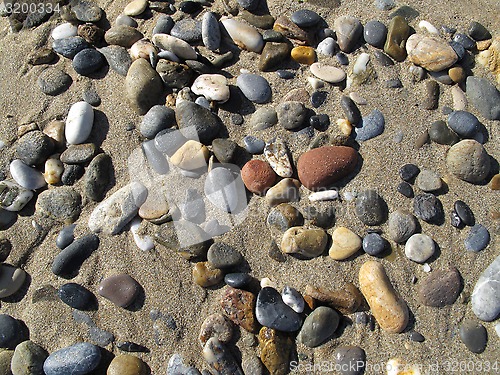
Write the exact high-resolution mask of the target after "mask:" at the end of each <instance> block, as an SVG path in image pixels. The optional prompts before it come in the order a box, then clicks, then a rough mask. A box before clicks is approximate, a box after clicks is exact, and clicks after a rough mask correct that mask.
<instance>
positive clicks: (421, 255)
mask: <svg viewBox="0 0 500 375" xmlns="http://www.w3.org/2000/svg"><path fill="white" fill-rule="evenodd" d="M435 250H436V245H435V243H434V241H433V240H432V238H430V237H429V236H428V235H426V234H422V233H417V234H414V235H412V236H411V237H410V238H408V241H406V245H405V255H406V257H407V258H408V259H410V260H412V261H414V262H417V263H424V262H425V261H426V260H427V259H429V258H430V257H431V256H432V255H433V254H434V251H435Z"/></svg>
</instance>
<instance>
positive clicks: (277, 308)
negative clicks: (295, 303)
mask: <svg viewBox="0 0 500 375" xmlns="http://www.w3.org/2000/svg"><path fill="white" fill-rule="evenodd" d="M255 316H256V318H257V320H258V322H259V323H260V324H262V325H263V326H264V327H269V328H272V329H276V330H278V331H283V332H295V331H298V330H299V329H300V327H301V325H302V318H301V317H300V315H299V314H297V313H296V312H295V311H294V310H293V309H292V308H291V307H290V306H288V305H286V304H285V303H284V302H283V300H282V299H281V295H280V294H279V293H278V291H277V290H276V289H274V288H271V287H265V288H263V289H261V290H260V292H259V294H258V296H257V302H256V306H255Z"/></svg>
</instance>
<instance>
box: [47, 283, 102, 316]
mask: <svg viewBox="0 0 500 375" xmlns="http://www.w3.org/2000/svg"><path fill="white" fill-rule="evenodd" d="M57 294H58V296H59V298H60V299H61V301H63V302H64V303H65V304H66V305H68V306H70V307H72V308H74V309H77V310H87V309H88V308H90V307H93V306H94V305H95V303H96V299H95V296H94V294H93V293H92V292H91V291H90V290H88V289H87V288H85V287H83V286H82V285H80V284H76V283H68V284H64V285H62V286H61V287H60V288H59V290H58V292H57Z"/></svg>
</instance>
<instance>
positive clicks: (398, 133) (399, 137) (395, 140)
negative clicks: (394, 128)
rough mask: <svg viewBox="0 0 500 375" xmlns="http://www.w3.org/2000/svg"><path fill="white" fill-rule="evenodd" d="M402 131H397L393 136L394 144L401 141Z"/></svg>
mask: <svg viewBox="0 0 500 375" xmlns="http://www.w3.org/2000/svg"><path fill="white" fill-rule="evenodd" d="M403 135H404V133H403V131H402V130H399V131H398V132H397V133H396V134H394V138H393V140H394V142H396V143H401V141H402V140H403Z"/></svg>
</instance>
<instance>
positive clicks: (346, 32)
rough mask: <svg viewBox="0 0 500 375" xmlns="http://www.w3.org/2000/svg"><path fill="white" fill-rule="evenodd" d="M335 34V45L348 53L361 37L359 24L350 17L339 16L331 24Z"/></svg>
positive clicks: (361, 32)
mask: <svg viewBox="0 0 500 375" xmlns="http://www.w3.org/2000/svg"><path fill="white" fill-rule="evenodd" d="M333 27H334V28H335V32H336V34H337V43H338V45H339V47H340V49H341V50H342V51H343V52H346V53H350V52H352V51H353V50H354V47H355V46H356V44H357V43H358V41H359V39H360V38H361V36H362V35H363V26H362V25H361V22H360V21H359V20H358V19H357V18H355V17H351V16H340V17H338V18H336V19H335V21H334V23H333Z"/></svg>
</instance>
